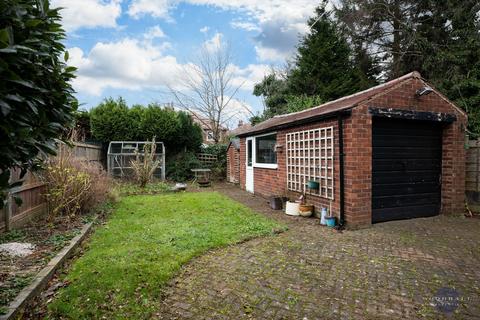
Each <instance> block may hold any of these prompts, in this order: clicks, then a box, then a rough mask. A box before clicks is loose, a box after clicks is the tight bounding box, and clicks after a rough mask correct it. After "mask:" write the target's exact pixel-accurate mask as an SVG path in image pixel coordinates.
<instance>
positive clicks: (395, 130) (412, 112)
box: [227, 72, 467, 228]
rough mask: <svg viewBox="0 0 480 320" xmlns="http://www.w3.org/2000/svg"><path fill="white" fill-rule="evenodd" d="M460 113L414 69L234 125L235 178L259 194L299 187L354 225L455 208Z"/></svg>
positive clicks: (461, 170)
mask: <svg viewBox="0 0 480 320" xmlns="http://www.w3.org/2000/svg"><path fill="white" fill-rule="evenodd" d="M466 123H467V116H466V114H465V112H464V111H463V110H461V109H460V108H458V107H457V106H455V105H454V104H453V103H452V102H450V101H449V100H448V99H447V98H446V97H445V96H444V95H442V94H441V93H440V92H438V91H437V90H435V89H432V87H431V86H430V85H429V84H428V83H427V82H426V81H425V80H424V79H422V78H421V76H420V74H419V73H418V72H412V73H410V74H407V75H405V76H403V77H400V78H397V79H395V80H392V81H390V82H387V83H384V84H382V85H379V86H376V87H373V88H370V89H368V90H365V91H362V92H359V93H356V94H353V95H350V96H347V97H343V98H340V99H337V100H335V101H331V102H327V103H325V104H323V105H320V106H318V107H314V108H311V109H307V110H304V111H300V112H295V113H291V114H286V115H280V116H275V117H273V118H271V119H268V120H266V121H264V122H262V123H259V124H257V125H255V126H253V127H251V128H250V129H247V130H245V131H242V132H240V133H238V137H239V138H240V151H239V157H240V165H239V173H238V175H239V176H240V186H241V188H243V189H246V190H247V191H249V192H252V193H255V194H259V195H261V196H265V197H268V196H273V195H275V196H288V197H289V198H291V199H295V198H298V197H299V196H300V195H301V194H306V198H307V202H309V203H310V204H313V205H315V208H316V210H317V211H319V208H320V207H327V208H328V207H331V208H332V214H333V215H335V216H336V217H337V218H338V220H339V221H340V222H341V223H346V225H347V226H349V227H355V228H356V227H362V226H369V225H371V224H372V223H376V222H382V221H389V220H396V219H407V218H416V217H427V216H434V215H437V214H440V213H444V214H452V213H459V212H462V210H463V209H464V201H465V148H464V144H465V129H466ZM231 145H232V144H231ZM227 166H228V168H232V169H233V168H235V166H232V164H231V163H228V164H227ZM231 175H232V176H235V175H236V174H231ZM309 181H316V182H318V184H319V188H318V189H315V190H313V189H308V188H307V185H308V182H309Z"/></svg>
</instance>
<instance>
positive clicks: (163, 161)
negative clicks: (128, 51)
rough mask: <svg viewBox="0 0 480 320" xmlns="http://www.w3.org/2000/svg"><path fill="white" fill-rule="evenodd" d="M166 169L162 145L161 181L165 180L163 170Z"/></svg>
mask: <svg viewBox="0 0 480 320" xmlns="http://www.w3.org/2000/svg"><path fill="white" fill-rule="evenodd" d="M162 145H163V144H162ZM166 170H167V168H166V166H165V146H164V147H163V152H162V180H163V181H165V171H166Z"/></svg>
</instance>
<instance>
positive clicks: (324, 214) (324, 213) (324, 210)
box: [320, 208, 327, 226]
mask: <svg viewBox="0 0 480 320" xmlns="http://www.w3.org/2000/svg"><path fill="white" fill-rule="evenodd" d="M326 217H327V208H322V210H321V212H320V224H321V225H322V226H324V225H326V224H327V221H325V218H326Z"/></svg>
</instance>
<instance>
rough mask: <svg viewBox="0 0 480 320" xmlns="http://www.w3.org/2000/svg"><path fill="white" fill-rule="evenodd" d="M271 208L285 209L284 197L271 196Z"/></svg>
mask: <svg viewBox="0 0 480 320" xmlns="http://www.w3.org/2000/svg"><path fill="white" fill-rule="evenodd" d="M270 208H272V209H273V210H282V209H283V199H282V198H281V197H271V198H270Z"/></svg>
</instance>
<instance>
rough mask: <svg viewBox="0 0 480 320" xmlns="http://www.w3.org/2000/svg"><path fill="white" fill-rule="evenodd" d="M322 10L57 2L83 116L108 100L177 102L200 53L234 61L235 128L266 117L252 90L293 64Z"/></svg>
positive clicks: (204, 1) (143, 0)
mask: <svg viewBox="0 0 480 320" xmlns="http://www.w3.org/2000/svg"><path fill="white" fill-rule="evenodd" d="M318 4H319V2H316V1H309V0H296V1H291V0H263V1H262V0H186V1H181V0H51V6H52V7H62V8H63V9H62V11H61V14H62V17H63V21H62V23H63V26H64V28H65V30H66V31H67V39H66V40H65V44H66V47H67V50H68V52H69V59H68V64H69V65H73V66H75V67H77V68H78V71H77V78H76V79H75V80H74V81H73V83H72V85H73V87H74V89H75V90H76V92H77V94H76V96H77V98H78V100H79V102H80V103H81V108H82V109H90V108H91V107H93V106H96V105H97V104H99V103H100V102H101V101H102V100H103V99H104V98H105V97H114V98H116V97H119V96H122V97H123V98H125V99H126V101H127V103H128V104H129V105H133V104H144V105H146V104H149V103H152V102H157V103H160V104H163V103H169V102H173V101H174V99H173V98H172V96H171V95H170V94H169V90H168V88H169V87H172V86H175V84H177V83H178V81H179V80H178V79H179V78H178V77H179V76H180V75H181V72H182V70H184V69H185V66H186V65H188V64H190V63H194V62H195V61H196V60H195V58H196V57H197V56H198V51H199V49H200V48H202V46H209V45H215V44H217V45H218V44H225V43H227V44H228V46H229V47H230V50H231V52H232V54H233V59H232V65H231V70H232V72H233V73H234V81H233V83H234V84H239V85H240V84H242V86H241V88H240V90H239V91H238V93H237V94H236V96H235V97H234V99H233V100H232V101H233V102H232V107H233V108H238V116H237V117H236V119H234V120H246V119H247V118H248V117H249V112H246V109H249V110H250V111H251V112H253V113H258V112H261V111H262V109H263V106H262V102H261V99H260V98H259V97H255V96H254V95H253V94H252V90H253V86H254V84H255V83H258V82H259V81H261V80H262V78H263V77H264V75H265V74H268V73H269V70H271V68H272V67H278V66H281V65H283V64H284V63H285V61H286V59H290V58H291V57H292V56H293V55H294V52H295V46H296V44H297V43H298V40H299V37H300V36H301V35H303V34H305V32H307V30H308V26H307V24H306V22H307V20H308V18H309V17H310V15H312V13H313V11H314V8H315V6H316V5H318Z"/></svg>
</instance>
